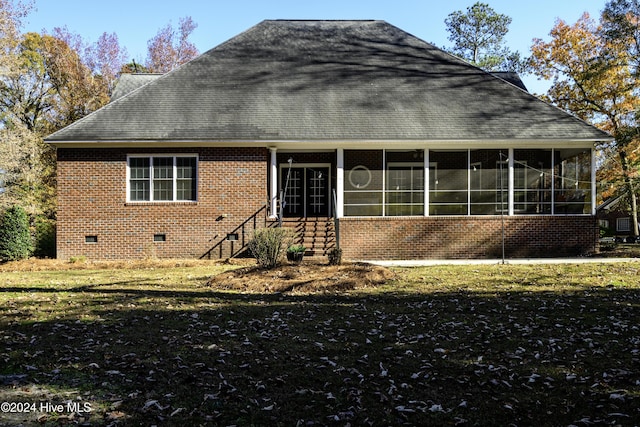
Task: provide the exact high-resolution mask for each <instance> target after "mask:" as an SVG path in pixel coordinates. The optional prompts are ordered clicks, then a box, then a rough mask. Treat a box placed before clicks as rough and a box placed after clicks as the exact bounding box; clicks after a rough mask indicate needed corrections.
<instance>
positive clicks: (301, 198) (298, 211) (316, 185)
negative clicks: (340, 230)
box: [280, 166, 329, 218]
mask: <svg viewBox="0 0 640 427" xmlns="http://www.w3.org/2000/svg"><path fill="white" fill-rule="evenodd" d="M280 183H281V186H280V188H281V189H282V191H283V195H284V197H283V198H284V204H283V215H284V216H285V217H301V218H303V217H313V216H320V217H326V216H329V167H325V166H314V167H310V166H294V167H291V168H289V167H288V166H283V167H282V168H281V169H280Z"/></svg>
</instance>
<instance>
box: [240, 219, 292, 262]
mask: <svg viewBox="0 0 640 427" xmlns="http://www.w3.org/2000/svg"><path fill="white" fill-rule="evenodd" d="M292 240H293V232H292V231H291V230H288V229H286V228H260V229H257V230H256V231H255V232H254V233H253V238H252V239H251V240H250V241H249V250H250V251H251V253H252V254H253V256H254V257H255V258H256V261H257V262H258V264H259V265H260V266H261V267H263V268H274V267H275V266H276V265H278V262H279V261H280V259H281V258H282V255H283V254H284V253H285V251H286V248H287V247H289V245H290V244H291V241H292Z"/></svg>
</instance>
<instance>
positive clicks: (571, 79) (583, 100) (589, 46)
mask: <svg viewBox="0 0 640 427" xmlns="http://www.w3.org/2000/svg"><path fill="white" fill-rule="evenodd" d="M604 22H606V15H603V19H602V22H601V24H600V25H598V24H597V23H596V22H595V21H594V20H592V19H591V18H590V17H589V15H588V14H586V13H585V14H584V15H583V16H582V17H581V18H580V19H579V20H578V22H576V23H575V24H574V25H569V24H567V23H565V22H564V21H561V20H559V21H558V22H557V23H556V25H555V26H554V28H553V29H552V30H551V33H550V35H551V40H550V41H549V42H545V41H543V40H541V39H536V40H534V45H533V46H532V48H531V51H532V60H531V64H532V67H533V70H534V72H535V74H536V75H538V76H539V77H541V78H544V79H547V80H551V81H552V85H551V88H550V89H549V91H548V93H547V98H548V99H549V101H550V102H552V103H554V104H555V105H557V106H558V107H560V108H562V109H564V110H567V111H570V112H572V113H573V114H575V115H576V116H578V117H579V118H581V119H583V120H586V121H589V122H591V123H593V124H595V125H596V126H598V127H600V128H601V129H603V130H605V131H607V132H609V133H610V134H611V135H612V136H613V137H614V142H613V143H608V144H604V145H601V146H600V147H599V149H600V152H601V153H605V154H606V155H607V156H606V157H605V161H604V163H603V164H604V165H605V166H606V167H605V168H603V169H601V170H603V172H602V173H601V175H600V176H605V175H606V176H607V179H608V180H609V181H610V182H617V183H619V182H622V183H623V185H624V188H625V190H626V192H627V193H628V194H629V198H630V207H631V212H632V218H633V221H634V224H633V233H634V234H635V235H637V234H638V222H637V212H638V210H637V209H638V208H637V201H636V183H635V181H636V179H637V169H635V168H634V167H633V165H634V162H635V160H634V159H637V156H638V154H639V153H638V135H637V127H638V108H639V106H640V93H639V90H638V89H640V86H639V85H638V79H637V77H636V75H635V67H634V65H633V62H632V61H631V59H632V57H631V55H630V52H629V50H628V49H627V48H626V47H625V46H626V44H627V43H628V40H626V41H621V40H618V39H615V40H612V39H611V38H610V37H609V36H607V35H606V30H605V28H606V26H605V25H604V24H603V23H604Z"/></svg>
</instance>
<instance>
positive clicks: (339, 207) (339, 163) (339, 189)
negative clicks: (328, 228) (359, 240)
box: [335, 148, 344, 218]
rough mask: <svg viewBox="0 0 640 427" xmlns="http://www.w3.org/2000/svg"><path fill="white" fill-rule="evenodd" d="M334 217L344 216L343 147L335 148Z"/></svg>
mask: <svg viewBox="0 0 640 427" xmlns="http://www.w3.org/2000/svg"><path fill="white" fill-rule="evenodd" d="M335 210H336V217H337V218H342V217H343V216H344V148H338V149H337V150H336V206H335Z"/></svg>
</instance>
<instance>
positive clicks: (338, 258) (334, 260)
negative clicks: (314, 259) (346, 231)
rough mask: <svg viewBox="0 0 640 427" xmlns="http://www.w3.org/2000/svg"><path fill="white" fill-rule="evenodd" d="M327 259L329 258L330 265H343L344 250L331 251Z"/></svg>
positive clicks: (335, 249)
mask: <svg viewBox="0 0 640 427" xmlns="http://www.w3.org/2000/svg"><path fill="white" fill-rule="evenodd" d="M327 257H329V265H340V264H341V263H342V249H338V248H333V249H331V250H330V251H329V253H328V254H327Z"/></svg>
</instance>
